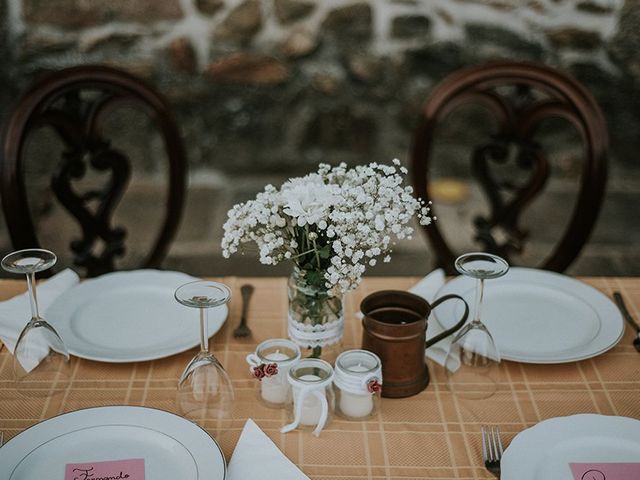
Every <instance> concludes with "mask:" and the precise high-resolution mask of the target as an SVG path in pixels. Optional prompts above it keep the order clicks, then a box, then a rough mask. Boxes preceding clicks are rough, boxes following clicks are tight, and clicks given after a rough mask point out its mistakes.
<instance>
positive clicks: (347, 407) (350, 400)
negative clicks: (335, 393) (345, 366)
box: [340, 364, 373, 418]
mask: <svg viewBox="0 0 640 480" xmlns="http://www.w3.org/2000/svg"><path fill="white" fill-rule="evenodd" d="M367 370H368V368H366V367H363V366H362V365H360V364H358V365H355V366H353V367H350V368H349V371H352V372H366V371H367ZM340 411H341V412H342V413H344V414H345V415H347V416H349V417H353V418H361V417H367V416H369V415H371V412H372V411H373V395H372V394H370V393H368V392H367V393H366V394H356V393H350V392H347V391H346V390H343V389H340Z"/></svg>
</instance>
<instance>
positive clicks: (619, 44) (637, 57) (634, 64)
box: [609, 0, 640, 85]
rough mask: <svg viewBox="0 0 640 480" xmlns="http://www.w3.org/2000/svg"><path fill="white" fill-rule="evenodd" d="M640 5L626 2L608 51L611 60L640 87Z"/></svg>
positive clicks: (634, 2) (631, 0)
mask: <svg viewBox="0 0 640 480" xmlns="http://www.w3.org/2000/svg"><path fill="white" fill-rule="evenodd" d="M639 25H640V3H638V2H636V1H635V0H627V1H626V2H625V4H624V7H623V9H622V12H621V15H620V23H619V24H618V32H617V33H616V35H615V36H614V37H613V39H612V40H611V44H610V45H609V51H610V53H611V56H612V57H613V59H614V60H615V61H616V62H617V63H618V65H619V66H620V67H622V68H623V69H624V70H625V71H626V72H627V73H628V74H631V75H632V76H633V77H634V78H635V79H636V81H638V84H639V85H640V49H639V48H638V45H640V27H639Z"/></svg>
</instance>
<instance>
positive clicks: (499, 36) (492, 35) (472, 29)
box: [465, 23, 543, 60]
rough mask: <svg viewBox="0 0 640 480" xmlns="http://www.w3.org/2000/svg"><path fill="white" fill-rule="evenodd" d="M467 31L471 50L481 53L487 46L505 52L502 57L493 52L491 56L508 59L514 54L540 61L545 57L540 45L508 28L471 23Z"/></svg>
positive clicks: (466, 28)
mask: <svg viewBox="0 0 640 480" xmlns="http://www.w3.org/2000/svg"><path fill="white" fill-rule="evenodd" d="M465 30H466V33H467V41H468V42H469V45H471V50H474V49H475V50H476V51H477V52H480V50H481V49H482V47H483V46H485V47H492V48H498V49H499V50H501V51H502V52H504V53H503V54H502V55H500V54H495V53H494V51H493V50H491V55H490V56H504V57H508V56H509V55H510V54H509V53H508V52H512V53H511V55H513V54H515V55H516V56H518V57H524V58H529V59H534V60H539V59H540V58H541V57H542V56H543V49H542V47H541V46H540V45H539V44H538V43H535V42H532V41H529V40H528V39H526V38H523V37H521V36H520V35H518V34H517V33H515V32H513V31H511V30H508V29H506V28H503V27H497V26H491V25H487V24H483V23H470V24H468V25H467V26H466V27H465Z"/></svg>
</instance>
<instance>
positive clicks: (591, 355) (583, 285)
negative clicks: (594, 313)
mask: <svg viewBox="0 0 640 480" xmlns="http://www.w3.org/2000/svg"><path fill="white" fill-rule="evenodd" d="M509 272H514V273H517V274H525V273H527V272H529V273H532V272H533V273H534V274H535V275H543V276H547V275H548V276H549V277H552V278H556V279H559V280H561V281H563V282H570V283H574V282H575V283H576V284H578V285H580V288H587V289H590V290H591V291H593V292H595V293H596V294H597V295H598V296H600V297H601V298H603V299H604V300H606V301H607V302H608V303H609V304H610V305H611V306H612V307H613V308H612V312H615V313H616V315H617V320H618V322H617V323H618V324H619V326H620V329H619V330H620V331H619V332H618V335H617V337H616V338H615V340H612V342H611V344H610V345H608V346H606V347H603V348H601V349H599V350H597V351H595V352H591V353H588V354H581V355H572V356H571V355H570V356H564V357H560V356H556V357H554V358H548V359H541V358H533V357H527V356H524V355H523V356H513V355H502V359H503V360H508V361H512V362H519V363H527V364H533V365H556V364H563V363H573V362H579V361H582V360H588V359H590V358H594V357H597V356H599V355H602V354H603V353H605V352H607V351H609V350H611V349H612V348H613V347H615V346H616V345H617V344H618V343H619V342H620V340H621V339H622V337H623V336H624V332H625V324H624V319H623V318H622V314H620V311H619V310H618V309H617V307H616V306H615V304H614V303H613V301H612V300H611V299H610V298H609V296H607V295H606V294H605V293H603V292H601V291H600V290H598V289H597V288H595V287H593V286H591V285H589V284H588V283H585V282H582V281H580V280H578V279H577V278H574V277H571V276H569V275H564V274H562V273H559V272H553V271H550V270H544V269H540V268H531V267H511V268H510V269H509ZM465 278H466V277H464V276H462V275H459V276H456V277H455V278H453V279H451V280H450V281H448V282H446V283H445V284H444V285H442V287H440V288H439V289H438V291H437V292H436V297H435V298H439V297H440V296H441V295H442V294H443V292H448V293H456V292H453V291H448V290H447V288H448V287H449V286H450V285H451V284H452V283H453V282H455V281H456V280H458V279H465ZM589 305H590V306H591V304H589ZM434 318H435V320H436V321H437V322H438V324H439V325H440V326H441V327H442V328H446V326H444V325H443V323H442V322H441V321H440V319H439V318H438V313H437V309H436V310H434ZM601 327H602V326H601ZM600 331H602V328H600ZM597 337H598V335H596V337H594V338H597Z"/></svg>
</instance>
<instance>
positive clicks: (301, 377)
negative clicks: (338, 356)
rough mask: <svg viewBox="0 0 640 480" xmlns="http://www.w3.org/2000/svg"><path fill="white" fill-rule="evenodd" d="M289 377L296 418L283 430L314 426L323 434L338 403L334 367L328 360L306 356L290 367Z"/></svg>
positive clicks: (288, 430)
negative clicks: (335, 394)
mask: <svg viewBox="0 0 640 480" xmlns="http://www.w3.org/2000/svg"><path fill="white" fill-rule="evenodd" d="M288 380H289V384H290V385H291V388H292V393H293V406H292V414H293V415H292V416H293V421H292V423H290V424H289V425H285V426H284V427H282V429H281V431H282V432H283V433H286V432H290V431H291V430H294V429H296V428H303V429H304V428H313V434H314V435H316V436H318V435H320V432H321V431H322V429H323V428H324V427H326V426H327V425H328V424H329V421H330V420H331V416H332V415H333V410H334V407H335V396H334V392H333V388H332V381H333V368H332V367H331V365H330V364H329V363H327V362H325V361H324V360H320V359H318V358H304V359H302V360H300V361H299V362H297V363H296V364H295V365H293V366H292V367H291V369H289V375H288Z"/></svg>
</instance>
